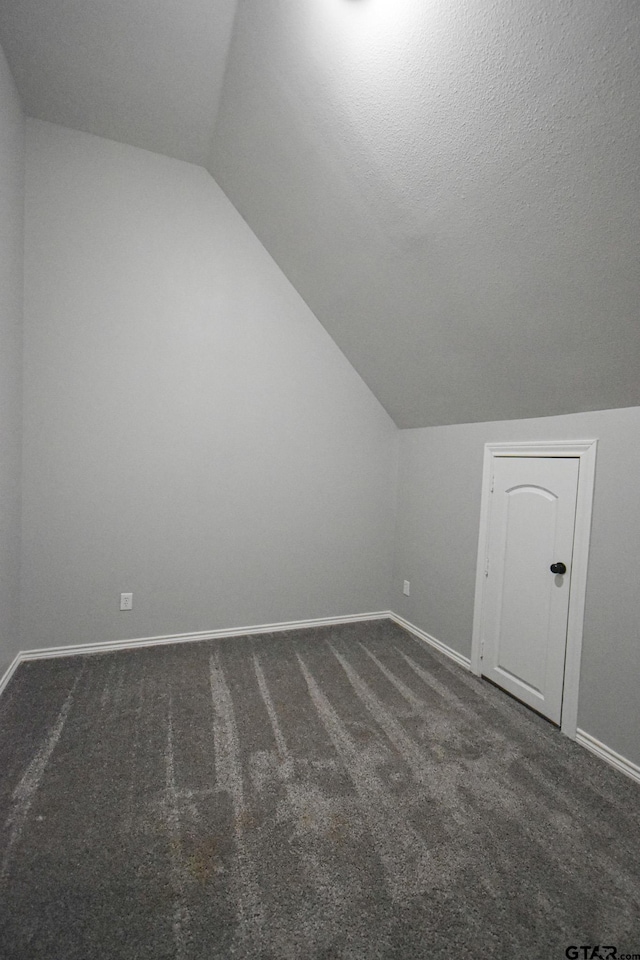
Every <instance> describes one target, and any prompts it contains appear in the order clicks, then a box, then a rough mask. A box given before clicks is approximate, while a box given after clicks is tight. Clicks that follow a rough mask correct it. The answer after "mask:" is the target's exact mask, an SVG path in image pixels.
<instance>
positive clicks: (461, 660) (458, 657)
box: [387, 610, 471, 670]
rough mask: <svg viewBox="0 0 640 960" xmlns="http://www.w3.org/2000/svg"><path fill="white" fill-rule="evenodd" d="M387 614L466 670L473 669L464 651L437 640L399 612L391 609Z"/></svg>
mask: <svg viewBox="0 0 640 960" xmlns="http://www.w3.org/2000/svg"><path fill="white" fill-rule="evenodd" d="M387 616H388V617H389V619H390V620H393V621H394V622H395V623H397V624H398V626H399V627H404V629H405V630H408V631H409V632H410V633H413V634H414V636H416V637H418V638H419V639H420V640H424V642H425V643H428V644H429V646H431V647H435V649H436V650H439V651H440V653H444V654H445V656H447V657H449V658H450V659H451V660H455V662H456V663H457V664H458V665H459V666H461V667H464V668H465V669H466V670H470V669H471V660H470V659H469V657H465V656H464V655H463V654H462V653H458V651H457V650H454V649H453V648H452V647H448V646H447V644H446V643H443V642H442V641H441V640H436V638H435V637H432V636H431V635H430V634H428V633H425V631H424V630H421V629H420V627H416V625H415V624H413V623H409V621H408V620H405V619H404V617H401V616H399V614H397V613H393V612H392V611H391V610H390V611H389V613H388V614H387Z"/></svg>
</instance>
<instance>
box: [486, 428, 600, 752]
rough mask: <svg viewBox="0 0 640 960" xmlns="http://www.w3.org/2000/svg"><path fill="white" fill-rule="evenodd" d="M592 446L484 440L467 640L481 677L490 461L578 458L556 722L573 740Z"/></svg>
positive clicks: (593, 465)
mask: <svg viewBox="0 0 640 960" xmlns="http://www.w3.org/2000/svg"><path fill="white" fill-rule="evenodd" d="M597 446H598V441H597V440H570V441H566V442H565V441H561V440H551V441H548V442H544V441H525V442H518V443H486V444H485V447H484V465H483V471H482V500H481V506H480V536H479V540H478V563H477V567H476V592H475V602H474V607H473V635H472V640H471V669H472V671H473V672H474V673H475V674H476V675H477V676H480V675H481V668H482V663H481V661H482V619H483V617H482V615H483V610H484V599H485V584H486V576H485V571H486V564H487V560H488V550H489V520H490V517H491V493H492V478H493V466H494V460H495V458H497V457H577V458H578V459H579V461H580V463H579V469H578V496H577V501H576V522H575V532H574V537H573V561H572V567H571V584H570V587H569V617H568V622H567V649H566V655H565V669H564V691H563V698H562V721H561V730H562V732H563V733H564V734H566V736H568V737H571V739H572V740H575V738H576V730H577V726H578V691H579V686H580V662H581V657H582V633H583V627H584V606H585V599H586V592H587V568H588V562H589V540H590V536H591V513H592V507H593V488H594V483H595V473H596V450H597Z"/></svg>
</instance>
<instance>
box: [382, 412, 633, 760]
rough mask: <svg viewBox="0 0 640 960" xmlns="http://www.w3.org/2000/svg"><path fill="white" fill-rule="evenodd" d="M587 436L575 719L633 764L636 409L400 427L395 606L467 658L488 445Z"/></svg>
mask: <svg viewBox="0 0 640 960" xmlns="http://www.w3.org/2000/svg"><path fill="white" fill-rule="evenodd" d="M592 438H597V439H598V441H599V443H598V459H597V465H596V487H595V498H594V509H593V524H592V534H591V552H590V557H589V577H588V584H587V603H586V610H585V627H584V645H583V653H582V673H581V682H580V709H579V714H578V726H579V727H580V728H582V729H583V730H586V731H587V732H588V733H590V734H591V735H592V736H594V737H596V738H597V739H599V740H601V741H602V742H604V743H605V744H607V745H608V746H610V747H612V748H613V749H614V750H617V751H618V752H620V753H621V754H623V755H624V756H626V757H628V758H629V759H630V760H633V761H634V762H636V763H640V699H639V698H638V677H640V590H639V589H638V585H639V584H640V495H639V489H640V487H639V479H640V408H639V407H630V408H626V409H621V410H604V411H599V412H595V413H580V414H573V415H570V416H562V417H548V418H543V419H536V420H511V421H503V422H498V423H476V424H463V425H459V426H449V427H431V428H426V429H421V430H404V431H401V433H400V459H399V479H398V517H397V529H396V546H395V564H394V570H395V572H394V584H393V597H392V608H393V609H394V610H395V611H397V612H398V613H400V614H401V615H402V616H404V617H406V618H407V619H408V620H410V621H412V622H413V623H415V624H416V625H417V626H419V627H421V628H422V629H423V630H425V631H426V632H427V633H429V634H431V635H432V636H434V637H436V638H437V639H438V640H441V641H443V642H444V643H446V644H448V645H449V646H450V647H452V648H453V649H454V650H458V651H459V652H460V653H462V654H464V655H465V656H470V654H471V633H472V626H473V602H474V590H475V572H476V558H477V549H478V531H479V523H480V496H481V483H482V461H483V454H484V444H485V443H490V442H492V441H495V442H499V441H517V440H581V439H592ZM404 579H406V580H410V581H411V596H410V597H409V598H407V597H403V595H402V581H403V580H404Z"/></svg>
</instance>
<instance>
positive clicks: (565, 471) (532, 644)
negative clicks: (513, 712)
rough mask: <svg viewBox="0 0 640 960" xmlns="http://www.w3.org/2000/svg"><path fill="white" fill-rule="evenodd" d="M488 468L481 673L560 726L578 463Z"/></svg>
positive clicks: (509, 461)
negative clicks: (490, 470) (489, 489)
mask: <svg viewBox="0 0 640 960" xmlns="http://www.w3.org/2000/svg"><path fill="white" fill-rule="evenodd" d="M493 463H494V471H493V483H492V486H493V490H492V493H491V508H490V517H489V529H488V552H487V564H486V569H485V576H486V581H485V591H484V604H483V610H482V629H481V644H482V646H481V650H482V653H481V656H482V660H481V672H482V674H483V675H484V676H486V677H488V678H489V679H490V680H493V681H494V682H495V683H497V684H498V685H499V686H501V687H503V689H505V690H507V691H508V692H509V693H511V694H513V695H514V696H516V697H517V698H518V699H519V700H522V701H523V702H524V703H526V704H528V705H529V706H531V707H533V708H534V709H535V710H537V711H539V712H540V713H542V714H543V715H544V716H546V717H548V718H549V719H550V720H552V721H554V723H560V718H561V714H562V689H563V683H564V664H565V651H566V643H567V619H568V612H569V587H570V582H571V562H572V557H573V538H574V528H575V517H576V498H577V490H578V473H579V463H580V461H579V458H577V457H517V456H515V457H514V456H504V457H500V456H497V457H494V459H493ZM558 565H559V566H558ZM563 566H564V567H565V568H566V571H563ZM552 568H553V569H552ZM558 571H559V572H558Z"/></svg>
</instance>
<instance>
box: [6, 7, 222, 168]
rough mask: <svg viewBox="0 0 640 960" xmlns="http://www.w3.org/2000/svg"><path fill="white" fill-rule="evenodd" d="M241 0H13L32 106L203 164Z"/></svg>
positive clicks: (11, 12) (11, 16)
mask: <svg viewBox="0 0 640 960" xmlns="http://www.w3.org/2000/svg"><path fill="white" fill-rule="evenodd" d="M235 7H236V0H4V2H2V3H0V42H1V44H2V47H3V49H4V52H5V54H6V57H7V60H8V61H9V65H10V67H11V71H12V73H13V76H14V78H15V81H16V84H17V86H18V90H19V91H20V96H21V97H22V102H23V105H24V108H25V110H26V112H27V113H28V114H29V116H31V117H37V118H39V119H41V120H50V121H51V122H52V123H60V124H63V125H64V126H68V127H73V128H74V129H76V130H85V131H87V132H88V133H96V134H98V135H99V136H103V137H109V138H110V139H112V140H119V141H122V142H123V143H131V144H133V145H134V146H137V147H144V148H145V149H147V150H153V151H155V152H157V153H165V154H168V155H169V156H172V157H178V158H179V159H180V160H189V161H192V162H193V163H203V162H204V160H205V158H206V156H207V154H208V151H209V148H210V146H211V139H212V136H213V128H214V124H215V119H216V113H217V109H218V100H219V98H220V91H221V88H222V80H223V77H224V68H225V63H226V56H227V51H228V47H229V38H230V35H231V29H232V26H233V16H234V12H235Z"/></svg>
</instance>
